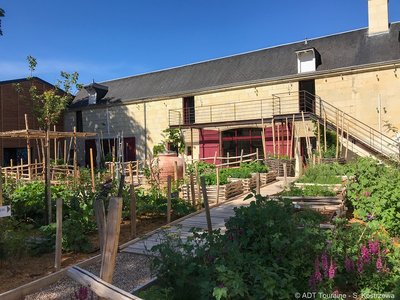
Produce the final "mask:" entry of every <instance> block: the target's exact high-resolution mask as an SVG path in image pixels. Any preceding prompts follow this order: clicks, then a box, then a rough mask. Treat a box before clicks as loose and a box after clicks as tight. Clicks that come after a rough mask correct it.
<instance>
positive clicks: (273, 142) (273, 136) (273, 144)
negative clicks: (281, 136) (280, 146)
mask: <svg viewBox="0 0 400 300" xmlns="http://www.w3.org/2000/svg"><path fill="white" fill-rule="evenodd" d="M272 148H273V153H274V157H275V155H276V149H275V122H274V119H272Z"/></svg>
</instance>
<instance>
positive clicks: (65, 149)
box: [63, 139, 67, 165]
mask: <svg viewBox="0 0 400 300" xmlns="http://www.w3.org/2000/svg"><path fill="white" fill-rule="evenodd" d="M63 154H64V164H65V165H66V164H67V140H66V139H64V153H63Z"/></svg>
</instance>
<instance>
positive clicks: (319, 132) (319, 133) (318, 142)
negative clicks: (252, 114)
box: [317, 121, 321, 157]
mask: <svg viewBox="0 0 400 300" xmlns="http://www.w3.org/2000/svg"><path fill="white" fill-rule="evenodd" d="M317 126H318V128H317V151H318V156H319V157H321V128H320V124H319V121H317Z"/></svg>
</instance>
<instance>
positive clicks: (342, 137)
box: [340, 112, 344, 156]
mask: <svg viewBox="0 0 400 300" xmlns="http://www.w3.org/2000/svg"><path fill="white" fill-rule="evenodd" d="M343 122H344V112H342V126H341V130H342V132H341V134H340V156H343V144H344V142H343V139H344V136H343V131H344V124H343Z"/></svg>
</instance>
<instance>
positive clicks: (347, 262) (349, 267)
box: [344, 257, 354, 273]
mask: <svg viewBox="0 0 400 300" xmlns="http://www.w3.org/2000/svg"><path fill="white" fill-rule="evenodd" d="M344 267H345V269H346V272H348V273H350V272H353V271H354V262H353V261H352V260H351V259H350V258H349V257H346V259H345V261H344Z"/></svg>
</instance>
